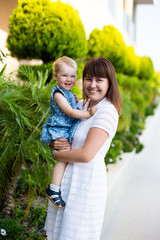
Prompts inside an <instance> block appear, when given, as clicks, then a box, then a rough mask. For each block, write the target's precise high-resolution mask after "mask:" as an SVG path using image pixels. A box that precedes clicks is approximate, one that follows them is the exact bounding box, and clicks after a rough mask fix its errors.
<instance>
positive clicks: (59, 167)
mask: <svg viewBox="0 0 160 240" xmlns="http://www.w3.org/2000/svg"><path fill="white" fill-rule="evenodd" d="M66 166H67V163H65V162H57V163H56V165H55V166H54V169H53V172H52V181H51V184H54V185H56V186H60V185H61V181H62V178H63V175H64V172H65V169H66Z"/></svg>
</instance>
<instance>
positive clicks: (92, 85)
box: [90, 80, 96, 88]
mask: <svg viewBox="0 0 160 240" xmlns="http://www.w3.org/2000/svg"><path fill="white" fill-rule="evenodd" d="M90 87H92V88H94V87H96V81H94V80H92V81H91V84H90Z"/></svg>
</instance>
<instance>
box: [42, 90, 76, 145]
mask: <svg viewBox="0 0 160 240" xmlns="http://www.w3.org/2000/svg"><path fill="white" fill-rule="evenodd" d="M55 92H60V93H62V94H63V95H64V97H65V98H66V99H67V101H68V103H69V104H70V106H71V107H72V108H73V109H79V108H78V107H77V104H76V101H75V98H74V95H73V93H72V92H71V91H70V90H69V91H68V90H65V89H62V88H60V87H59V86H54V87H53V88H52V91H51V99H50V106H51V115H50V117H49V118H48V119H47V121H46V123H45V124H44V126H43V129H42V134H41V136H40V140H41V141H42V142H43V143H44V144H46V145H49V144H50V142H51V140H52V139H58V138H66V139H68V140H69V142H71V141H72V138H73V135H74V133H75V130H76V128H77V125H78V123H79V121H80V120H79V119H75V118H72V117H70V116H68V115H66V114H65V113H64V112H62V110H61V109H60V108H59V107H58V105H57V104H55V103H54V102H53V95H54V93H55Z"/></svg>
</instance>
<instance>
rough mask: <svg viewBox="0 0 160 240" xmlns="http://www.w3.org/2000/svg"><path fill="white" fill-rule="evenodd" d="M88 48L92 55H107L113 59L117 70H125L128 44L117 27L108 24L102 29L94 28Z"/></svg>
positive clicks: (112, 61) (89, 53)
mask: <svg viewBox="0 0 160 240" xmlns="http://www.w3.org/2000/svg"><path fill="white" fill-rule="evenodd" d="M88 48H89V50H88V55H89V56H90V57H98V56H102V57H105V58H107V59H109V60H110V61H111V63H112V64H113V66H114V67H115V70H116V71H117V72H124V69H125V65H126V45H125V42H124V40H123V37H122V34H121V33H120V32H119V31H118V29H117V28H115V27H113V26H111V25H107V26H104V27H103V30H102V31H101V30H99V29H94V30H93V31H92V32H91V34H90V36H89V40H88Z"/></svg>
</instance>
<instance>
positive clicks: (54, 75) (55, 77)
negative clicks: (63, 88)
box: [53, 73, 57, 81]
mask: <svg viewBox="0 0 160 240" xmlns="http://www.w3.org/2000/svg"><path fill="white" fill-rule="evenodd" d="M53 77H54V79H55V80H56V81H57V74H56V73H54V74H53Z"/></svg>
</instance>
